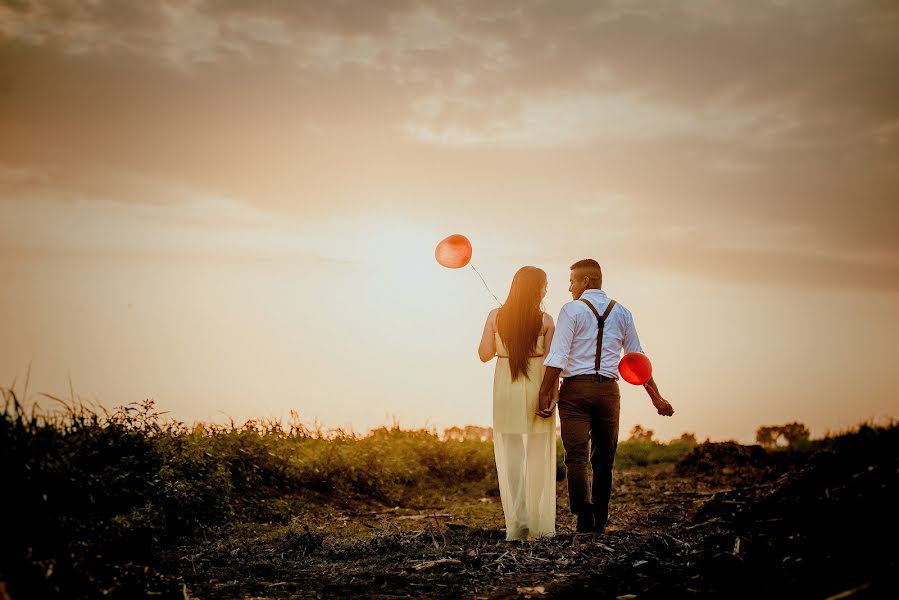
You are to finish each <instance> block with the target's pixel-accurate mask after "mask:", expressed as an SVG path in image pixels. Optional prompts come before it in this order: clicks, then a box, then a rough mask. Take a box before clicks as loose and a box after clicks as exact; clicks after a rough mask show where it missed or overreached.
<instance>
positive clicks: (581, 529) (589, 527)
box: [577, 512, 596, 533]
mask: <svg viewBox="0 0 899 600" xmlns="http://www.w3.org/2000/svg"><path fill="white" fill-rule="evenodd" d="M595 531H596V524H595V521H594V520H593V513H592V512H590V513H581V514H579V515H578V516H577V532H578V533H593V532H595Z"/></svg>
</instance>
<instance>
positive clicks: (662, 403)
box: [643, 377, 674, 417]
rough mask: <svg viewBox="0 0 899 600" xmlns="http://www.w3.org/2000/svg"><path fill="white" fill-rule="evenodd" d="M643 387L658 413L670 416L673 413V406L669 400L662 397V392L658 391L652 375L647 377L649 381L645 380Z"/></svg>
mask: <svg viewBox="0 0 899 600" xmlns="http://www.w3.org/2000/svg"><path fill="white" fill-rule="evenodd" d="M643 389H645V390H646V393H647V394H649V397H650V399H651V400H652V405H653V406H655V407H656V410H657V411H658V413H659V414H660V415H662V416H663V417H670V416H671V415H673V414H674V407H673V406H671V403H670V402H668V401H667V400H665V399H664V398H662V393H661V392H659V386H658V384H657V383H656V380H655V378H654V377H650V378H649V381H647V382H646V384H645V385H644V386H643Z"/></svg>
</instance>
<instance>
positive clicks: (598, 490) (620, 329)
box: [537, 258, 674, 532]
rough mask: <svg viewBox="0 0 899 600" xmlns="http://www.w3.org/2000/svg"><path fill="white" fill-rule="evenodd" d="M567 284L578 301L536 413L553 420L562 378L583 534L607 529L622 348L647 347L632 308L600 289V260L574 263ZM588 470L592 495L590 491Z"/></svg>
mask: <svg viewBox="0 0 899 600" xmlns="http://www.w3.org/2000/svg"><path fill="white" fill-rule="evenodd" d="M569 281H570V282H571V285H570V286H569V287H568V291H570V292H571V297H572V298H573V299H574V300H572V301H571V302H568V303H567V304H565V306H563V307H562V310H561V312H560V313H559V319H558V321H557V323H556V332H555V335H554V336H553V340H552V346H551V348H550V351H549V354H547V356H546V359H545V360H544V361H543V364H544V365H546V374H545V375H544V378H543V383H542V385H541V386H540V408H539V409H538V411H537V414H538V415H539V416H541V417H544V418H548V417H551V416H552V414H553V409H554V408H555V406H554V405H553V402H552V398H553V386H557V385H558V383H559V376H561V377H562V388H561V390H560V391H559V400H558V403H559V419H560V421H561V423H562V445H563V446H564V448H565V466H566V467H567V469H568V498H569V504H570V507H571V512H572V513H573V514H574V515H576V516H577V530H578V531H580V532H602V530H603V528H604V527H605V524H606V521H607V520H608V517H609V498H610V496H611V492H612V464H613V462H614V460H615V450H616V449H617V447H618V415H619V412H620V405H621V402H620V401H621V395H620V392H619V390H618V362H619V361H620V359H621V353H622V350H623V351H624V353H625V354H626V353H629V352H641V353H642V352H643V349H642V348H641V347H640V339H639V338H638V337H637V330H636V328H635V327H634V319H633V316H632V315H631V313H630V311H629V310H627V309H626V308H625V307H623V306H621V305H620V304H617V303H616V302H615V301H614V300H611V299H610V298H609V297H608V296H607V295H606V293H605V292H603V291H602V269H601V268H600V266H599V263H598V262H596V261H595V260H593V259H591V258H588V259H584V260H580V261H578V262H576V263H574V264H573V265H571V277H570V279H569ZM645 388H646V391H647V393H648V394H649V396H650V398H651V399H652V403H653V405H654V406H655V407H656V410H657V411H658V413H659V414H660V415H664V416H669V417H670V416H671V415H673V414H674V409H673V408H672V407H671V404H670V403H669V402H668V401H667V400H665V399H664V398H662V395H661V394H660V393H659V388H658V386H657V385H656V383H655V381H654V380H653V379H650V380H649V382H648V383H647V384H646V386H645ZM588 462H589V466H588ZM591 466H592V471H593V486H592V490H590V489H589V488H588V481H589V480H590V467H591ZM591 492H592V493H591Z"/></svg>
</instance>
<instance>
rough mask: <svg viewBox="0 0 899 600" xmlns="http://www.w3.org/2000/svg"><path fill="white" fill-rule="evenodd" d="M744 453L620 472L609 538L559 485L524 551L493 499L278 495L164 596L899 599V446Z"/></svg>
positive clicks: (166, 565)
mask: <svg viewBox="0 0 899 600" xmlns="http://www.w3.org/2000/svg"><path fill="white" fill-rule="evenodd" d="M741 448H745V447H740V446H736V445H735V449H734V450H733V452H736V453H737V454H733V453H730V454H729V452H730V451H728V450H727V449H721V448H720V447H716V448H714V449H713V448H711V447H710V448H709V449H708V450H705V452H706V453H707V454H708V453H712V452H714V453H715V454H714V455H713V456H712V455H710V459H709V460H706V461H704V460H703V456H702V452H699V455H697V456H693V457H692V458H693V460H692V461H690V460H685V461H682V463H681V464H680V465H679V466H678V467H675V466H674V465H656V466H652V467H644V468H635V469H628V470H620V471H616V473H615V483H614V490H613V501H612V507H611V517H610V523H609V525H608V527H607V529H606V531H605V532H604V533H603V534H576V533H575V532H574V531H573V520H572V517H571V516H570V515H569V514H568V504H567V490H566V487H565V483H564V482H561V483H560V484H559V489H558V499H559V501H558V515H557V521H556V522H557V535H556V536H555V537H553V538H548V539H541V540H535V541H527V542H507V541H505V539H504V538H505V532H504V530H503V516H502V508H501V506H500V502H499V498H498V497H496V496H483V492H484V490H477V489H473V490H470V491H469V492H470V493H468V492H465V493H461V494H459V495H454V496H442V495H440V491H439V490H434V495H433V496H431V497H428V498H419V499H418V500H417V501H415V502H411V503H409V506H403V507H386V506H379V505H362V504H351V503H338V502H336V501H335V500H334V499H331V498H324V497H314V496H305V497H299V496H298V497H292V498H287V499H285V501H287V502H289V503H290V504H291V506H292V508H293V511H294V514H295V515H296V516H295V517H294V518H293V519H292V520H291V522H290V523H289V524H264V523H251V524H246V523H245V524H239V525H232V526H229V527H226V528H221V529H218V530H214V531H206V532H198V535H197V539H195V540H194V541H192V542H191V543H189V544H184V545H181V546H178V547H175V548H171V549H170V550H169V551H167V552H166V554H165V556H164V561H163V568H162V569H161V571H162V572H165V573H166V575H165V576H164V579H165V581H166V582H167V583H166V585H163V587H166V588H169V589H171V588H170V587H169V586H170V585H171V583H172V582H175V581H177V582H178V585H179V586H181V587H180V593H181V594H182V595H183V596H184V597H199V598H330V597H340V598H351V597H360V596H364V597H371V598H405V597H427V598H543V597H545V598H569V597H571V598H575V597H576V598H583V597H590V598H619V599H624V598H628V599H629V598H671V597H696V596H701V597H730V598H743V597H746V598H749V597H813V598H834V599H837V598H850V597H851V598H863V597H865V598H867V597H899V593H897V590H899V581H897V575H896V573H897V562H899V559H897V555H899V553H897V545H896V540H897V539H899V537H897V533H899V527H897V517H896V515H895V511H896V508H897V507H899V497H897V485H896V483H897V474H899V463H897V455H896V453H895V452H893V453H891V454H890V455H889V456H877V457H865V456H853V457H852V459H851V460H845V459H843V458H841V457H839V456H832V455H830V456H829V455H826V454H825V455H823V457H819V456H818V455H815V456H813V457H811V459H810V458H809V457H808V456H803V457H802V458H801V459H799V460H795V461H789V460H779V461H773V460H768V459H763V457H754V456H751V455H750V454H751V453H749V454H748V453H746V452H745V451H744V450H742V449H741ZM740 453H742V454H740ZM694 454H695V453H694ZM728 457H729V458H728ZM706 458H709V457H706ZM166 595H167V594H166Z"/></svg>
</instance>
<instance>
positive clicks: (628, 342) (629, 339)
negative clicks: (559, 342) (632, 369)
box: [553, 313, 645, 354]
mask: <svg viewBox="0 0 899 600" xmlns="http://www.w3.org/2000/svg"><path fill="white" fill-rule="evenodd" d="M553 341H555V340H553ZM553 346H555V344H553ZM622 346H623V347H624V353H625V354H629V353H631V352H639V353H640V354H645V352H643V348H642V346H640V338H639V337H638V336H637V328H636V326H634V317H633V316H632V315H631V314H630V313H628V314H627V319H625V323H624V341H623V343H622Z"/></svg>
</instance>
